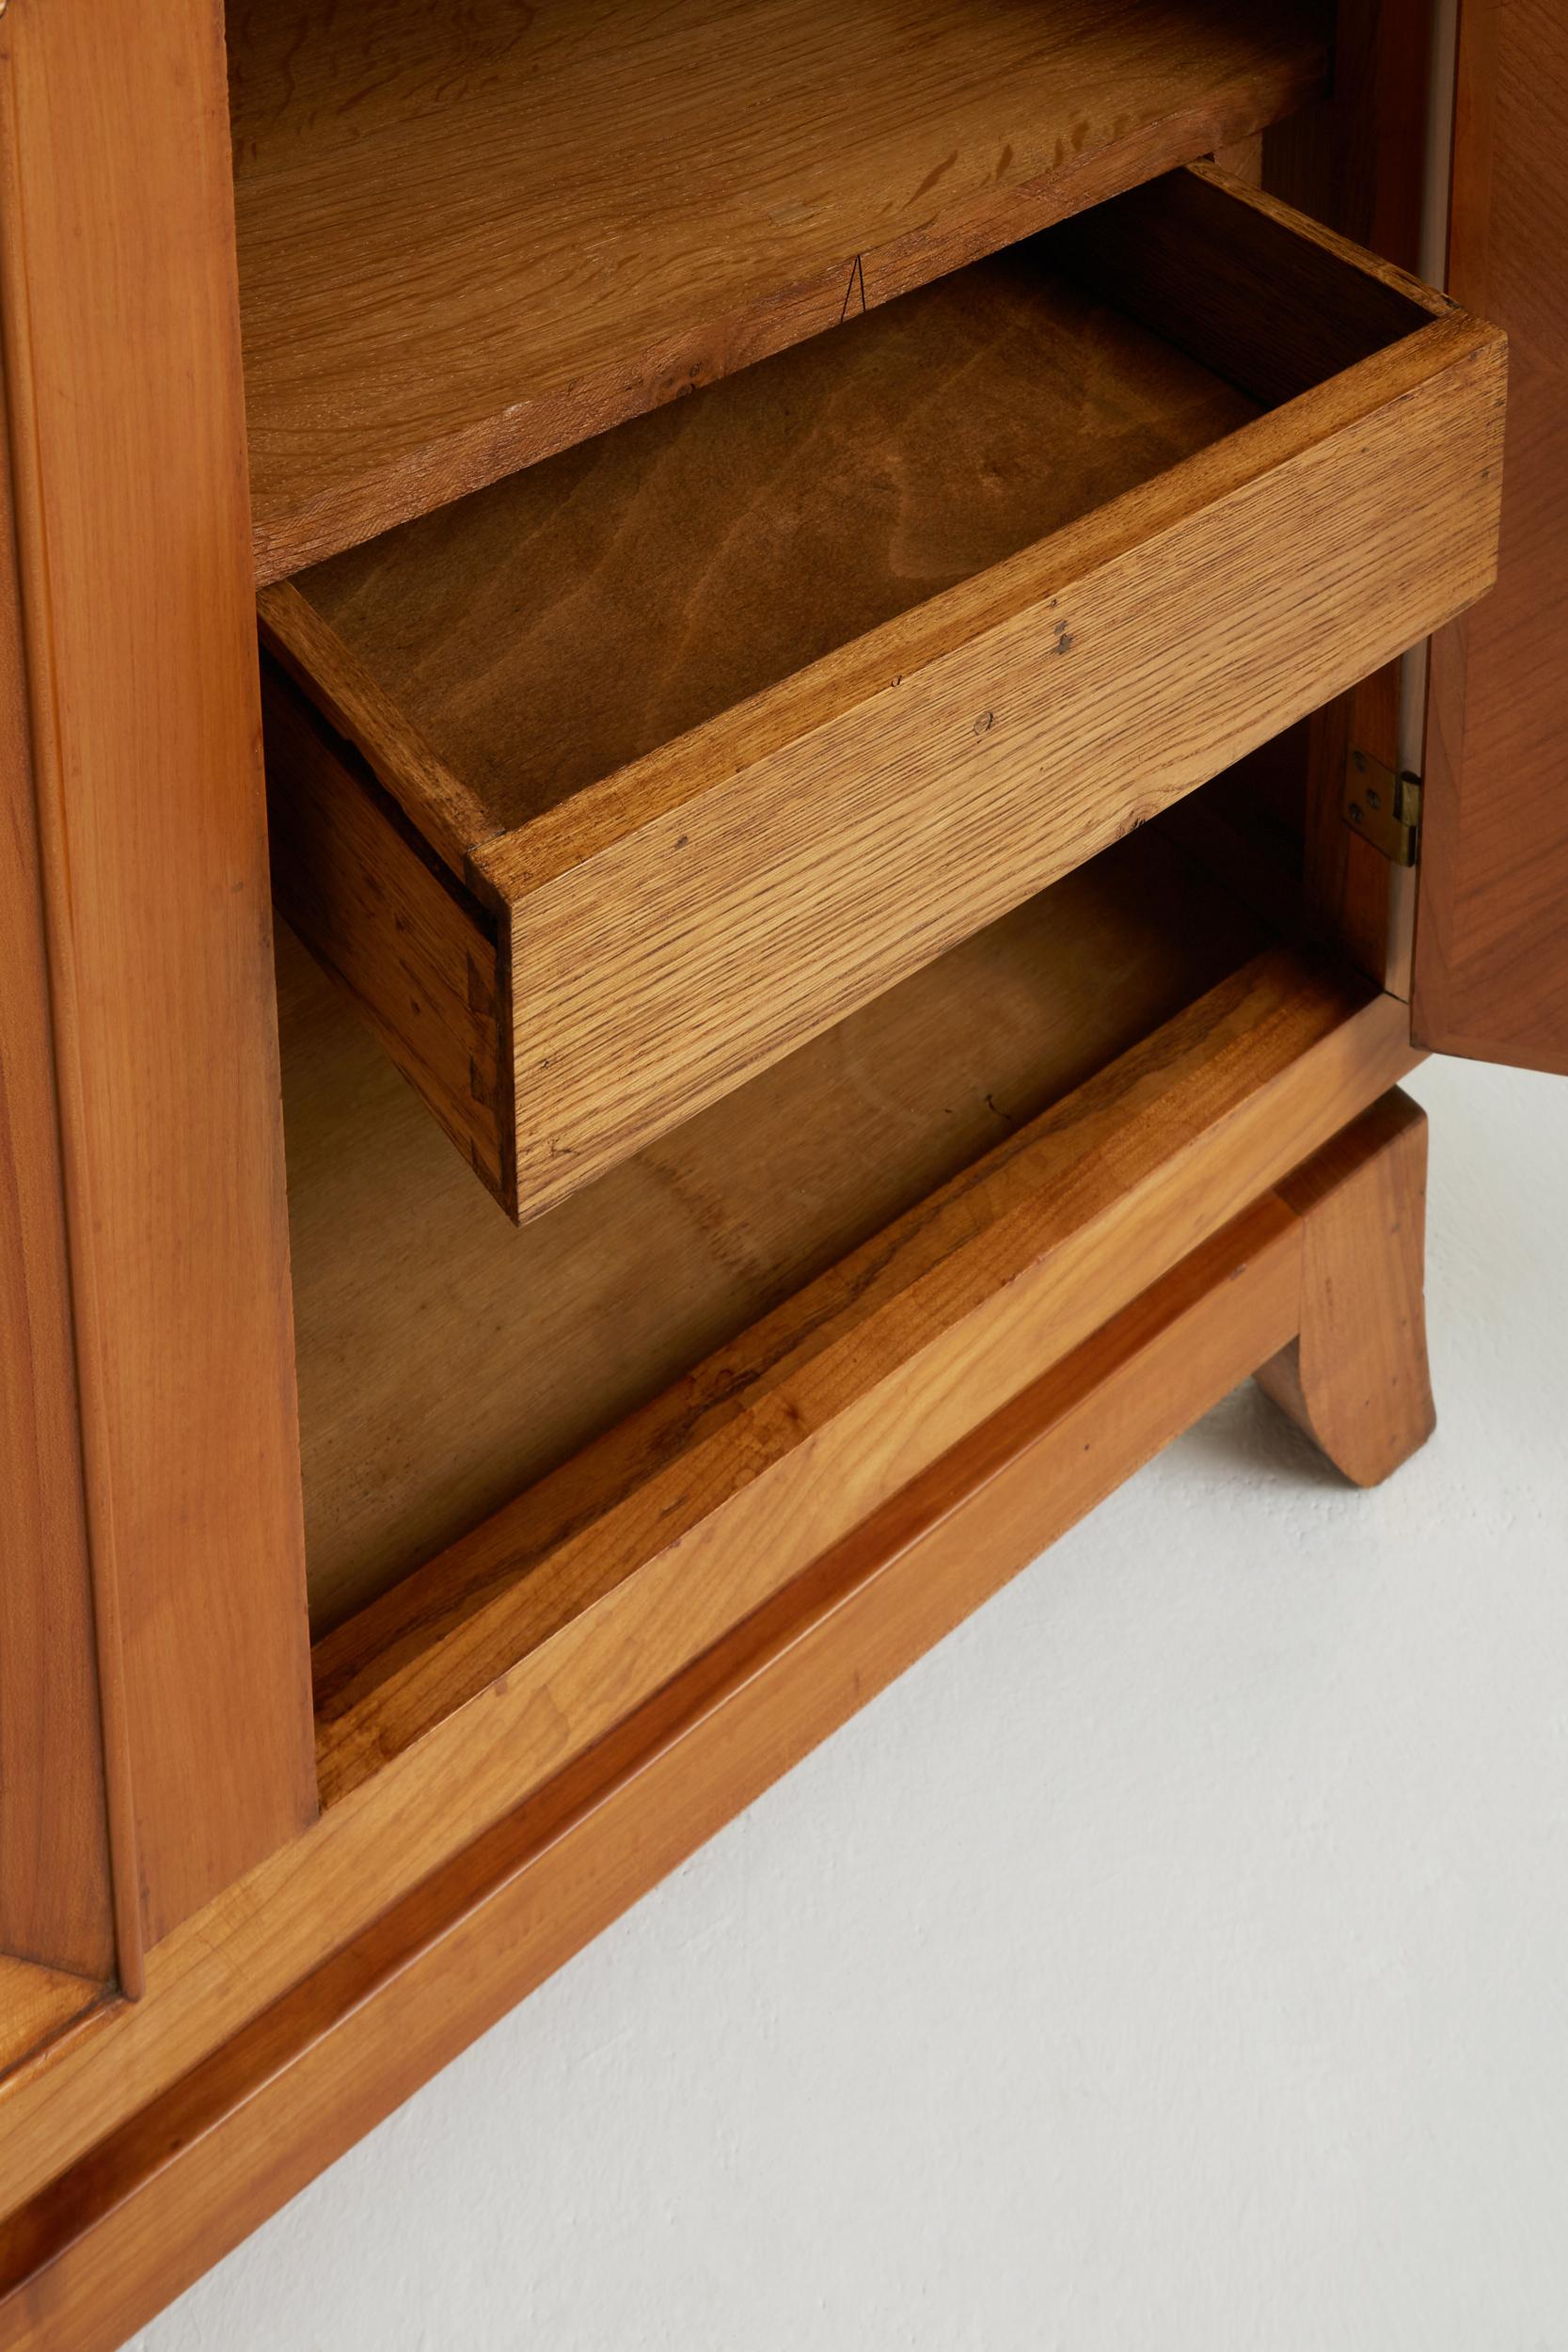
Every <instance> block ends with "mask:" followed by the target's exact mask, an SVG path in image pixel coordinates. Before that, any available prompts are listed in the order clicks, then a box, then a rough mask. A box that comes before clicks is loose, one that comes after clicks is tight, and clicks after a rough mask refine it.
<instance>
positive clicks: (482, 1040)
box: [261, 661, 512, 1194]
mask: <svg viewBox="0 0 1568 2352" xmlns="http://www.w3.org/2000/svg"><path fill="white" fill-rule="evenodd" d="M261 710H262V719H263V723H264V725H265V727H266V739H267V744H268V748H269V754H270V761H271V773H272V778H273V789H272V796H271V805H270V810H269V815H270V819H271V823H270V838H271V850H272V871H273V895H274V898H275V899H276V901H277V907H278V910H279V912H280V913H281V914H283V915H284V916H285V917H286V918H287V919H288V921H290V922H291V923H292V924H293V926H294V928H295V930H297V931H299V932H300V933H301V934H302V935H303V936H304V937H305V938H307V939H309V940H310V941H311V942H312V944H313V945H314V946H315V949H316V953H317V955H318V956H319V957H320V959H321V961H323V962H324V963H325V965H326V967H327V969H328V970H329V971H330V972H331V974H332V976H333V977H334V979H336V980H337V981H338V982H339V983H340V984H341V986H342V987H343V988H344V989H345V990H346V991H347V993H348V994H349V995H350V997H352V999H353V1001H354V1003H355V1005H356V1009H358V1011H359V1013H360V1014H361V1015H362V1017H363V1018H364V1020H365V1021H366V1022H368V1023H369V1025H370V1026H371V1027H372V1029H373V1030H374V1031H375V1033H376V1035H377V1036H378V1037H379V1038H380V1040H381V1041H382V1043H383V1045H385V1046H386V1047H387V1049H388V1052H389V1053H390V1055H391V1057H392V1059H393V1060H394V1061H395V1062H396V1064H397V1065H398V1067H399V1069H401V1070H404V1071H405V1072H406V1073H408V1076H409V1078H410V1080H411V1082H412V1083H413V1084H414V1085H415V1086H416V1087H417V1088H418V1089H419V1092H420V1096H421V1097H422V1099H423V1100H424V1102H425V1103H426V1104H428V1105H429V1107H430V1108H431V1110H433V1111H434V1112H435V1114H436V1119H437V1120H439V1121H440V1124H441V1126H442V1128H443V1129H444V1131H445V1133H446V1134H447V1135H448V1136H450V1137H451V1141H452V1142H453V1143H455V1144H456V1146H457V1148H458V1150H459V1152H461V1153H462V1154H463V1156H464V1158H465V1159H466V1160H467V1162H468V1164H469V1166H470V1167H471V1168H473V1170H474V1173H475V1174H476V1175H477V1176H478V1177H480V1178H481V1180H482V1181H483V1183H484V1184H485V1185H486V1186H487V1187H488V1188H489V1190H490V1191H492V1192H494V1193H497V1194H499V1193H501V1192H503V1191H504V1189H505V1186H506V1184H507V1171H506V1169H505V1168H503V1166H502V1158H501V1151H500V1137H501V1136H503V1135H504V1134H506V1133H507V1132H509V1130H510V1127H511V1123H512V1118H511V1106H512V1030H511V1023H510V1021H509V1020H508V1019H507V1017H506V1004H505V988H506V974H505V972H504V971H503V969H502V966H501V961H500V958H499V954H498V951H497V946H496V927H495V921H494V918H493V917H491V916H488V915H487V913H486V910H485V909H484V908H483V907H481V906H480V905H479V904H478V903H477V902H476V901H475V900H474V899H473V898H471V897H470V895H469V894H468V893H467V891H465V890H464V888H463V887H462V884H461V883H460V882H457V881H456V880H455V879H454V878H453V877H452V876H451V874H450V873H448V872H447V871H446V869H445V868H444V867H442V866H439V865H438V864H437V862H436V859H435V858H434V857H433V856H432V855H431V853H430V850H428V849H427V848H426V846H425V844H424V843H423V842H422V841H421V840H420V837H419V835H418V834H416V833H414V831H413V829H412V827H411V826H410V825H409V823H408V821H407V819H406V818H404V816H403V814H402V812H401V810H399V809H398V808H397V807H396V805H395V804H394V803H391V802H389V801H388V798H387V796H386V794H385V793H384V792H382V791H381V790H380V788H379V787H378V786H377V784H376V782H375V779H374V778H373V776H372V774H371V773H370V771H369V769H368V768H366V766H365V764H364V762H363V761H362V760H361V759H360V757H359V755H358V754H357V753H356V751H355V750H354V748H353V746H352V745H351V744H347V743H345V742H344V741H343V740H342V739H341V737H340V736H338V735H336V734H335V733H334V732H333V730H332V729H330V728H329V727H328V726H327V725H326V723H325V720H324V719H323V718H322V716H321V715H320V713H319V712H318V711H316V710H314V709H313V708H312V707H311V706H310V704H309V703H308V702H307V701H306V699H305V697H304V696H303V694H301V692H300V691H299V690H298V688H297V687H296V686H295V685H294V684H293V681H292V680H291V679H290V678H288V677H286V676H284V675H282V674H281V673H280V672H279V671H278V670H277V668H276V666H275V665H274V664H273V663H271V662H270V661H268V662H264V663H263V665H262V672H261Z"/></svg>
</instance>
